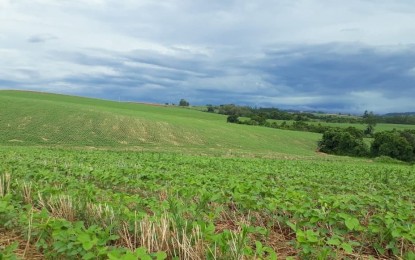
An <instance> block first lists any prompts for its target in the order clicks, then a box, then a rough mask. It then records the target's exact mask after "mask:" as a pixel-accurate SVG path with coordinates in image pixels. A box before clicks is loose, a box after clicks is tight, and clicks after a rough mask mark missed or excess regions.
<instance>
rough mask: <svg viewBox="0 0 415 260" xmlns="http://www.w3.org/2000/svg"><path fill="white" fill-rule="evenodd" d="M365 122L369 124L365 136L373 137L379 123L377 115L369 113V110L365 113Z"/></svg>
mask: <svg viewBox="0 0 415 260" xmlns="http://www.w3.org/2000/svg"><path fill="white" fill-rule="evenodd" d="M363 122H365V123H366V124H367V127H366V129H365V132H364V133H365V135H369V136H371V135H373V132H374V131H375V126H376V123H377V118H376V116H375V114H373V112H372V111H370V112H368V111H367V110H366V111H365V112H364V113H363Z"/></svg>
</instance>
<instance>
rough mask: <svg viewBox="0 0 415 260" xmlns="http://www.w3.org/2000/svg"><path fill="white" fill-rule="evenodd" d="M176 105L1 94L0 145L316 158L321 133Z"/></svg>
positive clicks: (0, 92) (26, 94)
mask: <svg viewBox="0 0 415 260" xmlns="http://www.w3.org/2000/svg"><path fill="white" fill-rule="evenodd" d="M225 122H226V116H223V115H218V114H212V113H205V112H201V111H195V110H192V109H187V108H180V107H174V106H155V105H146V104H138V103H120V102H113V101H106V100H98V99H89V98H82V97H73V96H65V95H55V94H46V93H37V92H23V91H0V131H1V132H2V135H1V136H0V144H2V145H12V146H15V145H19V146H28V145H29V146H34V145H40V146H50V145H54V146H64V147H85V146H90V147H102V148H120V149H152V150H154V149H156V150H157V149H159V150H160V149H161V150H171V151H183V152H186V151H193V152H203V153H222V154H223V153H239V154H243V153H246V154H274V155H275V154H287V155H297V156H313V155H315V148H316V142H317V140H318V139H319V138H320V135H319V134H313V133H303V132H294V131H283V130H275V129H268V128H263V127H251V126H244V125H235V124H227V123H225Z"/></svg>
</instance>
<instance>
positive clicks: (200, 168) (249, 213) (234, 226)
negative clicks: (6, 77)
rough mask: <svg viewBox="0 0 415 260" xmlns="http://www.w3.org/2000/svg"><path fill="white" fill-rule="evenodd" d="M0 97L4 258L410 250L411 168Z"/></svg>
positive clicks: (269, 137)
mask: <svg viewBox="0 0 415 260" xmlns="http://www.w3.org/2000/svg"><path fill="white" fill-rule="evenodd" d="M0 93H1V92H0ZM0 100H1V103H0V108H1V109H0V120H1V122H0V130H1V132H2V135H1V137H0V138H1V140H0V144H1V146H0V234H1V236H0V248H2V251H0V252H1V253H0V254H3V256H4V257H5V258H6V259H7V258H12V257H14V256H18V257H24V258H27V259H43V258H46V259H290V258H291V259H370V258H373V259H391V258H392V259H393V258H402V259H414V257H415V255H414V253H413V252H414V251H415V214H414V210H415V174H414V172H415V168H414V166H413V165H407V164H403V163H397V162H393V161H392V162H391V161H388V160H385V159H382V158H375V159H370V160H369V159H354V158H348V157H336V156H328V155H322V154H318V153H316V152H315V147H316V141H317V140H318V139H319V138H320V135H318V134H311V133H304V132H295V131H284V130H278V129H270V128H263V127H251V126H244V125H236V124H226V123H225V121H226V118H225V117H223V116H220V115H216V114H209V113H204V112H199V111H192V110H187V109H180V108H175V107H163V106H161V107H156V106H149V105H143V104H127V103H117V102H110V101H102V100H93V99H86V98H85V99H84V98H78V97H68V96H60V95H50V94H34V93H27V92H2V93H1V94H0ZM10 234H13V236H12V235H10ZM8 236H10V237H13V238H16V239H7V237H8Z"/></svg>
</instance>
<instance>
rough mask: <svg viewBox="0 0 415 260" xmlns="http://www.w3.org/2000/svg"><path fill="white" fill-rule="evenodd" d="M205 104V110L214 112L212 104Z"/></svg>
mask: <svg viewBox="0 0 415 260" xmlns="http://www.w3.org/2000/svg"><path fill="white" fill-rule="evenodd" d="M206 106H207V112H209V113H214V112H215V108H214V107H213V106H212V105H206Z"/></svg>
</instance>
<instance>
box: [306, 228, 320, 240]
mask: <svg viewBox="0 0 415 260" xmlns="http://www.w3.org/2000/svg"><path fill="white" fill-rule="evenodd" d="M306 235H307V240H308V241H309V242H311V243H317V242H318V234H317V233H315V232H314V231H312V230H307V231H306Z"/></svg>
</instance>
